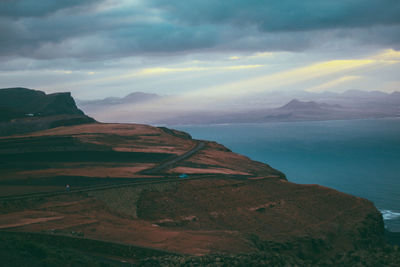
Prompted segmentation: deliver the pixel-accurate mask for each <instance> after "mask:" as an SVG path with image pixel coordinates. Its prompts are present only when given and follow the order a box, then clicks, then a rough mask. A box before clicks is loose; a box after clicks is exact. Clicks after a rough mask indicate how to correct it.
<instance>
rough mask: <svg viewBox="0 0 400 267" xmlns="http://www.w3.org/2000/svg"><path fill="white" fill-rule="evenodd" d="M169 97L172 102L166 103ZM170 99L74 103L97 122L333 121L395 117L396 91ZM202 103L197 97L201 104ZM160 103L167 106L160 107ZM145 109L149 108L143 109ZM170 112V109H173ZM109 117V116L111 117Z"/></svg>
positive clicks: (398, 112)
mask: <svg viewBox="0 0 400 267" xmlns="http://www.w3.org/2000/svg"><path fill="white" fill-rule="evenodd" d="M171 99H172V100H171ZM173 99H174V98H173V97H171V96H160V95H157V94H149V93H143V92H135V93H131V94H129V95H127V96H125V97H123V98H116V97H110V98H105V99H101V100H91V101H79V100H77V104H78V106H79V107H80V108H81V109H82V110H84V111H85V112H86V113H87V114H89V115H91V116H93V117H95V118H97V119H99V120H102V121H109V120H113V121H119V122H140V123H152V124H169V125H172V124H215V123H254V122H278V121H304V120H338V119H361V118H384V117H397V116H400V92H393V93H384V92H380V91H360V90H348V91H345V92H343V93H334V92H322V93H311V92H296V93H285V92H269V93H264V94H259V95H257V96H253V97H251V98H241V99H240V101H239V100H235V101H237V102H236V103H235V102H234V101H233V100H232V99H231V100H230V101H231V102H229V101H226V102H221V103H220V104H218V106H219V107H218V109H214V108H213V107H208V108H203V109H190V108H186V109H185V108H182V109H176V108H175V107H179V105H180V103H179V101H178V100H177V101H176V103H175V102H174V100H173ZM202 100H203V99H199V101H202ZM165 102H167V103H168V105H166V104H164V103H165ZM149 107H150V108H151V107H152V108H151V109H150V111H149ZM174 108H175V109H174ZM113 114H115V115H113Z"/></svg>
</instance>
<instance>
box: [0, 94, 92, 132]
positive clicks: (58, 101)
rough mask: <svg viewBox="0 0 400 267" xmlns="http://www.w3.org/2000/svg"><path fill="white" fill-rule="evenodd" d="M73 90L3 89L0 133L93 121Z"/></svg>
mask: <svg viewBox="0 0 400 267" xmlns="http://www.w3.org/2000/svg"><path fill="white" fill-rule="evenodd" d="M94 121H95V120H94V119H92V118H90V117H88V116H86V115H85V114H84V113H83V112H82V111H81V110H80V109H78V108H77V106H76V104H75V100H74V99H73V98H72V97H71V94H70V93H55V94H48V95H46V94H45V93H44V92H42V91H38V90H31V89H27V88H20V87H16V88H6V89H0V136H6V135H11V134H21V133H28V132H34V131H39V130H44V129H49V128H54V127H58V126H65V125H77V124H83V123H90V122H94Z"/></svg>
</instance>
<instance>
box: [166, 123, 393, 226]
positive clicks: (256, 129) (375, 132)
mask: <svg viewBox="0 0 400 267" xmlns="http://www.w3.org/2000/svg"><path fill="white" fill-rule="evenodd" d="M173 128H175V129H179V130H183V131H186V132H189V133H190V134H191V135H192V136H193V138H196V139H206V140H215V141H217V142H219V143H221V144H223V145H225V146H227V147H228V148H230V149H232V150H233V151H234V152H237V153H241V154H243V155H246V156H248V157H250V158H252V159H254V160H258V161H262V162H265V163H268V164H270V165H271V166H272V167H274V168H277V169H279V170H281V171H282V172H284V173H285V174H286V176H287V178H288V180H289V181H292V182H295V183H301V184H320V185H324V186H328V187H332V188H335V189H337V190H340V191H342V192H346V193H350V194H353V195H356V196H360V197H364V198H367V199H369V200H371V201H373V202H374V203H375V206H376V207H377V208H378V209H379V210H380V211H381V212H382V214H383V217H384V219H385V224H386V227H387V228H388V229H389V230H391V231H400V119H398V118H397V119H371V120H348V121H323V122H285V123H263V124H226V125H225V124H224V125H189V126H188V125H184V126H182V125H180V126H174V127H173Z"/></svg>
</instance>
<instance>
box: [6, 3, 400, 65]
mask: <svg viewBox="0 0 400 267" xmlns="http://www.w3.org/2000/svg"><path fill="white" fill-rule="evenodd" d="M399 14H400V1H398V0H351V1H349V0H336V1H316V0H303V1H297V0H281V1H261V0H221V1H215V0H190V1H180V0H170V1H164V0H146V1H101V0H84V1H75V0H73V1H54V0H41V1H35V0H15V1H11V0H5V1H1V2H0V16H1V18H0V22H1V24H0V25H1V26H0V34H1V41H0V55H2V56H20V57H28V58H46V59H48V58H59V57H61V58H68V57H75V58H82V59H92V60H93V59H97V58H106V57H121V56H127V55H136V54H139V53H144V52H145V53H170V52H187V51H191V50H199V49H209V50H210V49H214V50H219V49H221V50H222V49H224V50H225V49H231V50H251V51H268V50H273V51H276V50H289V51H297V50H304V49H308V48H312V47H315V46H317V45H318V46H319V45H321V42H337V41H341V40H342V41H343V40H346V39H350V40H351V41H352V42H354V43H357V44H365V45H369V46H371V45H381V46H385V47H389V48H395V49H397V48H399V39H400V26H399V24H400V15H399ZM322 31H324V33H322ZM298 32H301V34H299V33H298ZM327 32H329V33H330V34H329V38H328V37H327ZM319 36H321V37H322V39H320V38H319Z"/></svg>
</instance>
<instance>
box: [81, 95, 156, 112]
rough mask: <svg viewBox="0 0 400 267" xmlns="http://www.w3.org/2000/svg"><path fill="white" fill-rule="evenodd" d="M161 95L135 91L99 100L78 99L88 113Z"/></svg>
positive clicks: (144, 100)
mask: <svg viewBox="0 0 400 267" xmlns="http://www.w3.org/2000/svg"><path fill="white" fill-rule="evenodd" d="M160 97H161V96H159V95H157V94H152V93H143V92H133V93H130V94H128V95H126V96H125V97H121V98H120V97H107V98H104V99H98V100H77V101H76V102H77V104H78V106H79V107H80V108H82V109H83V110H84V111H85V112H87V113H92V112H97V111H98V110H102V109H105V108H108V107H112V106H117V105H124V104H132V105H133V104H138V103H143V102H147V101H151V100H155V99H158V98H160Z"/></svg>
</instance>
